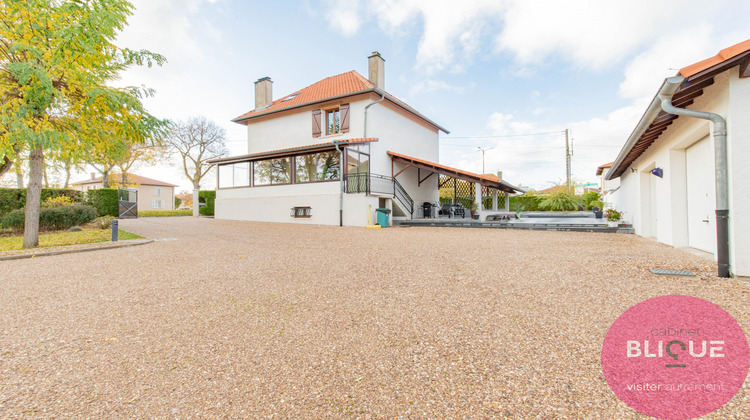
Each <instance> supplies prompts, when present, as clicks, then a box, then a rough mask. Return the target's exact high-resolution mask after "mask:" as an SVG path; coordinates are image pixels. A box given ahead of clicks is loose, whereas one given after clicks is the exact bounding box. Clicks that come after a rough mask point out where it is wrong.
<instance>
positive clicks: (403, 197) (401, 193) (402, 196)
mask: <svg viewBox="0 0 750 420" xmlns="http://www.w3.org/2000/svg"><path fill="white" fill-rule="evenodd" d="M393 196H394V197H396V200H398V201H399V202H400V203H401V205H403V206H404V207H405V208H406V210H409V214H411V215H414V200H413V199H412V198H411V197H410V196H409V194H407V192H406V190H405V189H404V187H402V186H401V183H400V182H398V180H397V179H394V180H393Z"/></svg>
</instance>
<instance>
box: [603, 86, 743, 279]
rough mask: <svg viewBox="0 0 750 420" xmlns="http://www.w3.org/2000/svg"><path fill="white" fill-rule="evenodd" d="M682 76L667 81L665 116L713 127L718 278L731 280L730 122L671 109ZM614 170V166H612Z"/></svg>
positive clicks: (663, 104) (663, 94)
mask: <svg viewBox="0 0 750 420" xmlns="http://www.w3.org/2000/svg"><path fill="white" fill-rule="evenodd" d="M684 80H685V78H684V77H682V76H679V75H678V76H674V77H670V78H668V79H667V80H665V82H664V85H663V86H662V89H661V91H659V99H661V108H662V109H663V110H664V112H667V113H669V114H674V115H680V116H685V117H692V118H700V119H704V120H709V121H711V122H712V123H713V125H714V133H713V138H714V167H715V171H716V259H717V262H718V265H719V277H729V276H730V267H729V183H728V170H727V122H726V120H724V118H723V117H722V116H721V115H719V114H714V113H712V112H703V111H694V110H692V109H685V108H677V107H675V106H674V105H672V96H673V95H674V94H675V92H677V89H678V88H679V87H680V85H681V84H682V82H683V81H684ZM613 167H614V165H613Z"/></svg>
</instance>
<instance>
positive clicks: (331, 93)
mask: <svg viewBox="0 0 750 420" xmlns="http://www.w3.org/2000/svg"><path fill="white" fill-rule="evenodd" d="M367 92H375V93H377V94H383V95H385V97H386V99H388V100H390V101H391V102H393V103H394V104H396V105H398V106H400V107H401V108H403V109H405V110H407V111H409V112H411V113H412V114H414V115H416V116H417V117H419V118H421V119H422V120H424V121H426V122H428V123H429V124H431V125H433V126H435V127H437V128H438V129H440V130H441V131H443V132H445V133H449V131H448V130H446V129H445V128H443V127H441V126H439V125H438V124H436V123H435V122H434V121H432V120H430V119H429V118H427V117H425V116H424V115H422V114H420V113H419V112H418V111H417V110H415V109H414V108H412V107H410V106H409V105H408V104H406V102H404V101H402V100H400V99H398V98H396V97H395V96H393V95H391V94H390V93H388V92H385V91H383V90H382V89H379V88H377V87H376V86H375V85H373V84H372V83H371V82H370V81H369V80H367V78H366V77H364V76H362V75H361V74H359V73H357V72H356V71H354V70H352V71H350V72H347V73H342V74H339V75H336V76H331V77H328V78H325V79H323V80H321V81H319V82H317V83H313V84H312V85H310V86H308V87H306V88H303V89H300V90H298V91H296V92H293V93H291V94H289V95H286V96H284V97H282V98H280V99H277V100H275V101H273V103H272V104H271V106H269V107H268V108H264V109H260V110H252V111H250V112H246V113H244V114H242V115H240V116H239V117H237V118H235V119H233V120H232V121H234V122H236V123H240V124H241V123H243V122H244V121H246V120H249V119H251V118H255V117H259V116H262V115H268V114H271V113H274V112H278V111H284V110H287V109H293V108H298V107H301V106H305V105H311V104H315V103H318V102H323V101H327V100H330V99H334V98H341V97H347V96H352V95H357V94H361V93H367Z"/></svg>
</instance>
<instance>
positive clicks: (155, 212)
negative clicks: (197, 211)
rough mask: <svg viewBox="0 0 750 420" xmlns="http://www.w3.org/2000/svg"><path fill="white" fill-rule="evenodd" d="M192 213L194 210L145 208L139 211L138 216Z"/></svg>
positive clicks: (188, 214) (189, 214) (187, 214)
mask: <svg viewBox="0 0 750 420" xmlns="http://www.w3.org/2000/svg"><path fill="white" fill-rule="evenodd" d="M192 215H193V211H192V210H143V211H139V212H138V217H169V216H192Z"/></svg>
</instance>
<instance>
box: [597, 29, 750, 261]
mask: <svg viewBox="0 0 750 420" xmlns="http://www.w3.org/2000/svg"><path fill="white" fill-rule="evenodd" d="M660 97H662V98H664V102H662V101H661V100H660ZM662 106H664V107H666V108H667V109H668V110H669V111H670V112H669V113H668V112H665V111H663V110H662ZM670 106H673V107H676V108H686V109H688V110H692V111H702V112H710V113H715V114H718V115H717V116H715V117H714V118H716V117H723V119H725V120H726V131H725V132H724V130H717V128H720V126H721V122H720V121H719V120H718V119H717V121H718V122H719V126H718V127H717V125H716V123H712V122H710V121H708V120H705V119H701V118H696V117H693V116H687V115H684V111H680V110H679V109H672V108H670ZM677 114H683V115H681V116H678V115H677ZM749 116H750V40H747V41H744V42H742V43H740V44H737V45H734V46H732V47H729V48H727V49H725V50H722V51H720V52H719V54H718V55H716V56H714V57H711V58H709V59H706V60H703V61H700V62H697V63H695V64H692V65H690V66H687V67H685V68H683V69H681V70H680V71H679V73H678V75H677V76H675V77H672V78H669V79H667V80H665V82H664V84H662V87H661V89H660V90H659V92H658V93H657V95H656V96H655V97H654V99H653V101H652V102H651V104H650V106H649V107H648V109H647V110H646V113H645V114H644V115H643V117H642V118H641V120H640V122H639V123H638V125H637V126H636V128H635V130H634V131H633V133H632V134H631V135H630V137H629V138H628V140H627V142H626V143H625V146H624V147H623V149H622V150H621V151H620V153H619V155H618V156H617V159H615V161H614V163H613V164H612V167H611V169H610V170H609V171H608V172H607V175H606V179H607V181H610V180H614V179H617V178H619V179H620V181H621V184H620V189H619V190H618V191H617V193H616V194H617V197H618V198H617V202H618V203H619V204H618V206H619V210H624V211H625V212H626V214H625V217H626V218H627V219H628V220H630V221H632V222H633V226H634V227H635V231H636V233H638V234H639V235H642V236H646V237H653V238H656V239H657V240H658V241H659V242H663V243H665V244H669V245H673V246H675V247H692V248H697V249H700V250H703V251H706V252H709V253H712V254H714V258H717V259H718V262H719V271H720V274H722V275H726V274H727V272H731V273H733V274H735V275H740V276H750V235H748V232H750V217H749V216H750V194H748V190H750V165H748V164H747V161H748V159H750V117H749ZM704 117H705V115H704ZM722 135H725V136H726V143H724V142H723V141H722V140H723V139H722ZM722 144H726V147H727V148H728V153H723V152H722V150H723V149H722V147H721V146H722ZM722 173H725V174H726V178H724V177H722V176H721V174H722ZM725 181H726V182H725ZM722 207H726V208H722ZM726 210H728V219H727V218H725V217H720V218H718V220H717V214H716V213H717V211H718V212H719V215H721V216H723V214H722V213H724V214H725V213H726ZM726 220H728V223H725V222H724V221H726ZM717 222H718V225H717ZM722 225H725V226H726V228H727V229H728V230H727V231H726V232H728V234H727V235H724V234H723V233H720V232H722ZM717 228H718V229H717ZM717 245H719V247H718V248H717ZM725 247H728V252H725V251H724V248H725ZM727 263H728V265H729V267H727V266H726V264H727ZM722 270H723V273H722Z"/></svg>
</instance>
